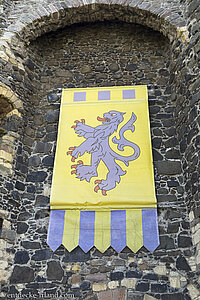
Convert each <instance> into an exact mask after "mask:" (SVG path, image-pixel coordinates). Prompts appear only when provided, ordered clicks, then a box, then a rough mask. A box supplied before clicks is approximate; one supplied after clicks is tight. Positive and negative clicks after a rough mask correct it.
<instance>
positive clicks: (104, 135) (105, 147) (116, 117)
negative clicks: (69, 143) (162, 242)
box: [67, 110, 140, 196]
mask: <svg viewBox="0 0 200 300" xmlns="http://www.w3.org/2000/svg"><path fill="white" fill-rule="evenodd" d="M123 115H124V113H122V112H118V111H115V110H112V111H109V112H107V113H104V115H103V118H100V117H97V120H98V121H100V122H102V124H101V125H99V126H97V127H94V128H93V127H91V126H88V125H86V124H85V120H84V119H81V121H78V120H76V121H75V123H76V125H73V126H72V128H74V130H75V132H76V134H77V135H78V136H80V137H84V138H85V139H86V140H85V141H84V142H83V143H82V144H80V145H79V146H78V147H70V148H69V150H71V151H68V152H67V154H68V155H71V156H72V159H71V161H72V162H74V161H75V160H76V159H78V157H80V156H82V155H83V154H84V153H85V152H88V153H90V154H91V165H84V164H83V162H82V161H81V160H79V161H78V162H77V164H75V165H72V166H71V168H72V169H73V168H74V169H75V170H73V171H72V172H71V174H76V175H78V176H77V177H76V178H79V179H80V180H86V181H87V182H90V179H91V178H92V177H96V176H98V173H97V168H98V165H99V163H100V161H101V160H102V161H103V162H104V164H105V165H106V167H107V168H108V173H107V177H106V180H104V179H101V180H95V184H97V185H96V186H95V188H94V191H95V192H96V193H97V192H98V190H101V191H102V195H103V196H106V195H107V194H106V192H107V191H109V190H112V189H114V188H115V187H116V183H120V176H123V175H125V174H126V171H123V170H122V168H121V167H120V166H119V165H118V164H117V163H116V160H119V161H122V162H123V163H124V164H125V165H126V166H129V162H130V161H133V160H135V159H137V158H138V157H139V155H140V148H139V147H138V146H137V145H136V144H134V143H132V142H130V141H128V140H127V139H126V138H125V137H124V132H125V131H127V130H131V131H132V132H134V131H135V126H134V125H133V123H134V122H135V121H136V116H135V114H134V113H132V116H131V118H130V120H129V121H128V122H127V123H126V124H125V125H124V126H123V127H122V128H121V129H120V131H119V137H120V138H119V139H117V138H116V137H113V139H112V141H113V143H115V144H117V145H118V146H117V148H118V150H120V151H124V147H126V146H128V147H131V148H132V149H133V150H134V153H133V154H132V155H130V156H121V155H119V154H117V153H116V152H114V151H113V150H112V149H111V148H110V145H109V137H110V136H111V135H112V134H113V133H114V132H115V131H117V130H118V126H119V124H120V123H121V122H122V121H123V120H124V117H123Z"/></svg>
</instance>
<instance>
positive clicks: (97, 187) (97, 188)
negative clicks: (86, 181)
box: [94, 185, 99, 193]
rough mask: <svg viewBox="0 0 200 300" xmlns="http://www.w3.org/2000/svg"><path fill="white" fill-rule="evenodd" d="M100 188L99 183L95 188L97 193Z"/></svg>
mask: <svg viewBox="0 0 200 300" xmlns="http://www.w3.org/2000/svg"><path fill="white" fill-rule="evenodd" d="M98 190H99V186H98V185H97V186H95V188H94V191H95V193H97V192H98Z"/></svg>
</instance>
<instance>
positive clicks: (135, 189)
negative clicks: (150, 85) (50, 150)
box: [51, 86, 156, 220]
mask: <svg viewBox="0 0 200 300" xmlns="http://www.w3.org/2000/svg"><path fill="white" fill-rule="evenodd" d="M124 208H125V209H129V208H130V209H138V208H140V209H142V208H156V197H155V187H154V175H153V162H152V150H151V139H150V126H149V112H148V96H147V87H146V86H126V87H105V88H87V89H65V90H63V93H62V102H61V110H60V120H59V130H58V141H57V149H56V158H55V163H54V174H53V184H52V192H51V209H59V210H65V209H68V210H70V209H74V210H95V211H98V210H101V211H104V210H105V211H107V210H115V209H124ZM99 220H100V219H99Z"/></svg>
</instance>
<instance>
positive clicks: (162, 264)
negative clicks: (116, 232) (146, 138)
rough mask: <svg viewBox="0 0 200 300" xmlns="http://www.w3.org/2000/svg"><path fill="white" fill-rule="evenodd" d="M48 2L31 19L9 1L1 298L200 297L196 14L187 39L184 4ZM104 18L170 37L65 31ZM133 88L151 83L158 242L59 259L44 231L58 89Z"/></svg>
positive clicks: (2, 77) (130, 30)
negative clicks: (150, 249) (9, 111)
mask: <svg viewBox="0 0 200 300" xmlns="http://www.w3.org/2000/svg"><path fill="white" fill-rule="evenodd" d="M48 2H49V3H48V4H47V3H46V2H45V1H44V2H41V1H40V4H39V5H38V3H37V2H36V1H32V2H30V5H31V8H32V10H31V13H29V11H30V7H29V6H28V5H27V3H26V5H23V2H22V1H16V2H12V3H10V2H9V1H7V8H6V9H5V10H4V16H5V19H6V24H7V26H8V27H7V28H6V29H5V30H4V31H3V33H2V41H1V44H0V47H1V50H0V57H1V70H0V81H1V82H2V86H3V88H4V90H5V89H6V90H7V91H12V92H13V93H14V95H15V97H16V98H15V101H14V102H16V103H18V104H17V106H16V107H14V106H13V109H14V111H15V113H12V114H10V115H8V116H7V118H6V119H4V121H3V123H2V124H1V126H2V128H3V130H5V132H4V136H3V139H2V141H1V144H2V142H3V141H5V140H6V143H7V144H6V145H7V148H6V147H5V146H4V152H6V153H9V151H7V150H5V149H10V148H8V146H10V147H11V148H12V155H11V160H10V161H6V160H4V161H0V164H1V166H0V167H2V168H3V166H4V167H5V163H9V164H10V165H9V168H7V169H3V170H4V174H3V175H2V176H0V188H1V199H2V201H1V208H2V211H3V212H4V214H2V216H3V217H2V219H3V224H4V225H5V224H9V226H7V225H6V226H7V227H6V228H4V230H3V231H2V234H1V239H0V241H2V243H1V249H3V251H4V252H3V255H2V257H6V261H7V264H6V266H4V265H3V266H4V269H5V270H6V272H7V273H6V274H7V275H6V276H8V277H9V274H10V275H11V277H10V280H9V283H8V282H6V281H5V280H3V279H2V293H1V296H2V299H4V298H6V295H8V297H10V298H13V299H14V297H15V296H16V295H17V293H18V295H19V293H20V292H21V293H25V294H27V293H30V295H29V297H31V294H32V295H33V294H39V293H42V292H43V295H41V297H39V296H38V299H40V298H42V296H43V298H44V295H45V293H46V295H47V294H54V295H56V297H57V298H58V296H57V294H56V293H57V292H60V293H62V294H63V295H64V294H65V295H68V296H69V297H70V295H74V297H76V298H77V299H78V298H79V299H91V300H92V299H125V297H126V295H127V299H152V298H151V296H153V297H154V298H156V299H165V300H168V299H169V300H171V299H172V300H173V299H198V297H199V292H198V289H199V282H198V266H199V252H198V251H199V238H198V237H199V231H198V230H199V226H198V222H199V220H198V217H199V215H198V207H199V206H198V198H197V196H196V194H197V189H196V188H195V186H196V187H197V183H196V181H197V179H198V177H197V176H196V170H197V169H196V168H197V167H198V164H197V162H195V159H196V158H195V157H197V147H198V138H197V137H196V135H197V134H198V131H197V129H195V128H198V127H197V125H195V124H196V122H198V116H197V110H196V108H194V105H195V104H196V103H197V101H198V99H199V98H198V94H195V93H194V91H196V89H197V87H198V77H197V75H196V74H197V73H198V69H197V66H196V63H195V60H197V55H196V54H195V52H196V53H197V52H198V47H197V46H198V36H197V28H196V27H195V22H194V20H195V18H197V17H198V15H197V16H196V15H195V11H196V10H197V9H198V7H195V3H193V4H192V2H191V3H190V6H189V7H188V15H187V17H188V20H189V21H188V29H189V30H190V36H188V34H187V29H186V23H185V16H186V15H185V14H184V9H185V7H184V5H186V3H185V2H181V4H180V3H178V4H177V6H175V3H174V1H157V2H156V4H155V3H154V2H153V1H147V2H145V1H128V2H127V1H126V3H125V2H124V1H123V2H124V3H122V1H121V3H119V1H118V3H117V2H116V3H117V5H115V3H112V4H111V3H110V2H109V1H99V3H98V4H93V5H90V6H87V5H85V6H83V4H82V3H79V1H73V7H71V6H72V3H71V4H70V2H69V1H65V2H58V1H57V2H56V3H54V2H52V3H50V2H51V1H48ZM84 2H85V1H84ZM93 2H94V1H93ZM100 2H104V3H103V4H101V3H100ZM194 2H195V1H194ZM176 3H177V2H176ZM41 4H42V5H41ZM84 4H86V3H84ZM10 5H11V6H10ZM13 5H14V6H15V10H13V9H12V8H13ZM80 6H82V7H80ZM195 9H196V10H195ZM105 19H107V20H112V19H117V20H121V21H126V22H130V23H134V22H137V23H139V24H143V25H148V26H149V27H151V28H153V29H155V30H159V31H160V32H162V33H163V34H164V35H165V36H167V37H168V39H169V40H168V39H167V38H164V37H163V36H162V35H161V34H160V33H158V32H155V31H152V30H150V29H147V28H145V27H142V26H139V25H133V24H132V25H131V24H126V23H117V22H111V21H110V22H104V23H96V24H95V23H94V24H85V25H83V24H79V25H73V26H69V25H70V24H72V23H77V22H86V21H90V22H94V21H95V20H97V21H98V20H101V21H103V20H105ZM66 25H68V27H66V29H64V30H59V31H57V32H55V33H49V34H46V35H44V36H42V37H40V38H38V39H36V37H37V36H40V35H41V34H42V33H46V32H48V31H50V30H56V29H58V28H60V27H64V26H66ZM16 33H17V34H16ZM194 36H195V37H194ZM189 38H190V40H189ZM34 39H36V40H35V41H33V42H31V43H30V41H31V40H34ZM24 42H25V43H24ZM102 45H103V47H102ZM128 84H147V85H148V90H149V109H150V118H151V134H152V144H153V155H154V166H155V181H156V193H157V198H158V207H159V209H158V213H159V230H160V239H161V245H160V246H159V248H158V249H157V250H156V251H155V252H154V254H150V253H148V252H147V251H146V250H145V249H143V248H142V249H141V250H140V251H138V253H137V254H133V253H131V252H130V250H129V249H127V248H126V249H125V250H124V251H123V252H122V253H121V254H117V253H116V252H115V251H113V250H112V249H111V248H110V249H108V250H107V251H106V252H105V253H104V254H103V255H102V254H100V253H99V252H98V251H96V250H95V249H92V250H91V251H90V253H87V254H85V253H84V252H83V251H82V250H81V249H79V248H77V249H75V250H74V251H73V252H72V253H68V252H67V251H66V250H65V249H64V248H63V247H62V246H61V247H60V248H59V249H58V250H57V251H56V252H55V253H52V251H51V250H50V249H49V248H48V246H47V244H46V233H47V226H48V221H49V194H50V187H51V177H52V167H53V160H54V153H55V143H56V136H57V122H58V115H59V104H60V95H61V89H62V88H63V87H65V88H67V87H86V86H90V87H92V86H113V85H128ZM2 95H4V94H2ZM4 96H5V95H4ZM6 97H7V98H9V97H8V94H7V95H6ZM10 98H11V96H10ZM17 99H18V100H17ZM19 99H20V100H19ZM189 99H190V100H189ZM192 99H193V100H192ZM9 101H10V100H8V102H9ZM188 101H190V105H188V103H189V102H188ZM22 103H23V105H22ZM21 115H22V118H21ZM198 126H199V125H198ZM193 129H194V130H193ZM6 136H7V137H6ZM9 136H12V137H13V138H12V146H11V145H10V144H9V145H8V141H9V143H10V139H9V138H8V137H9ZM195 147H196V148H195ZM4 154H5V153H4ZM5 155H6V154H5ZM6 157H7V156H6ZM4 159H5V157H4ZM10 170H11V171H10ZM6 174H7V175H8V174H10V175H9V176H7V175H6ZM189 174H192V175H189ZM189 216H190V221H192V223H191V225H192V232H193V245H194V246H193V245H192V239H191V232H190V223H189ZM0 217H1V216H0ZM4 220H5V221H4ZM6 221H7V222H10V223H6ZM8 227H9V228H8ZM15 235H16V236H15ZM11 237H12V238H11ZM6 243H8V244H6ZM13 243H14V244H13ZM13 261H14V264H13ZM6 278H7V277H6ZM11 294H13V296H11ZM150 295H151V296H150ZM120 297H121V298H120ZM71 298H72V296H71Z"/></svg>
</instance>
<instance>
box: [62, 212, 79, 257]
mask: <svg viewBox="0 0 200 300" xmlns="http://www.w3.org/2000/svg"><path fill="white" fill-rule="evenodd" d="M79 224H80V211H78V210H66V211H65V226H64V232H63V241H62V244H63V245H64V246H65V248H66V249H67V250H68V251H69V252H70V251H72V250H73V249H74V248H76V247H77V246H78V243H79Z"/></svg>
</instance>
